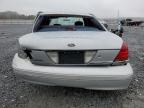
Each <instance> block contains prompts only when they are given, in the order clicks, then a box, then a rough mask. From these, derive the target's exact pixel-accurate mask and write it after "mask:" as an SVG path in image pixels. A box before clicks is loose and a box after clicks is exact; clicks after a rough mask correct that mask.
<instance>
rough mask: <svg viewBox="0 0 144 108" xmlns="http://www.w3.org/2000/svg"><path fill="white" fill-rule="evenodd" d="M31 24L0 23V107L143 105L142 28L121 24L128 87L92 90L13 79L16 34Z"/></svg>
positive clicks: (123, 107) (121, 107)
mask: <svg viewBox="0 0 144 108" xmlns="http://www.w3.org/2000/svg"><path fill="white" fill-rule="evenodd" d="M31 28H32V25H28V24H25V25H20V24H18V25H16V24H14V25H12V24H11V25H6V24H5V25H0V108H143V107H144V73H143V72H144V29H142V28H136V27H134V28H125V34H124V40H126V41H127V42H128V44H129V50H130V62H131V65H132V67H133V69H134V78H133V81H132V83H131V84H130V86H129V88H128V90H122V91H94V90H85V89H80V88H67V87H49V86H40V85H34V84H30V83H27V82H23V81H20V80H17V79H16V77H15V75H14V73H13V71H12V67H11V62H12V59H13V56H14V54H15V53H16V51H17V38H18V37H20V36H22V35H24V34H26V33H29V32H30V31H31Z"/></svg>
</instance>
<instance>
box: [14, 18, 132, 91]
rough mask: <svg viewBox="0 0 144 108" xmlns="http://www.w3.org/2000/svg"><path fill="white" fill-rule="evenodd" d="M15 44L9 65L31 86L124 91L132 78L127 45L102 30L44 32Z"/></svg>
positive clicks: (33, 34) (34, 34)
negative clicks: (14, 51) (18, 46)
mask: <svg viewBox="0 0 144 108" xmlns="http://www.w3.org/2000/svg"><path fill="white" fill-rule="evenodd" d="M56 18H57V17H56ZM79 19H80V18H79ZM85 20H86V19H85ZM85 20H84V22H85ZM67 21H69V20H68V19H67ZM86 22H87V21H86ZM97 24H98V23H97ZM57 25H58V24H57ZM58 26H59V25H58ZM78 29H79V28H78ZM68 36H69V37H68ZM19 44H20V49H19V52H18V54H16V55H15V57H14V59H13V65H12V66H13V68H14V72H15V73H16V75H17V76H18V77H19V78H21V79H23V80H26V81H29V82H32V83H36V84H43V85H51V86H70V87H80V88H86V89H97V90H116V89H126V88H127V87H128V85H129V84H130V81H131V79H132V75H133V70H132V68H131V66H130V64H129V62H128V46H127V44H126V43H125V42H123V40H122V39H121V38H119V37H116V35H114V34H111V33H109V32H108V31H104V29H103V30H102V31H99V30H98V31H93V30H92V31H91V30H90V31H81V29H80V31H76V30H75V28H74V29H72V28H70V29H68V31H61V32H53V31H52V32H45V30H44V31H42V32H36V33H32V34H29V35H26V36H24V37H22V38H20V39H19Z"/></svg>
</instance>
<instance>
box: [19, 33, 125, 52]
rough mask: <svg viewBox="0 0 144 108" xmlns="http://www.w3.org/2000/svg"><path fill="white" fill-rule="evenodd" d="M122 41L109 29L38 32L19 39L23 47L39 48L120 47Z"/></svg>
mask: <svg viewBox="0 0 144 108" xmlns="http://www.w3.org/2000/svg"><path fill="white" fill-rule="evenodd" d="M122 42H123V41H122V39H121V38H119V37H118V36H116V35H114V34H112V33H110V32H107V31H101V32H99V31H97V32H96V31H66V32H63V31H61V32H37V33H31V34H28V35H25V36H23V37H21V38H20V39H19V43H20V45H21V46H22V47H25V48H28V49H38V50H96V49H120V48H121V45H122ZM69 44H74V45H75V46H69Z"/></svg>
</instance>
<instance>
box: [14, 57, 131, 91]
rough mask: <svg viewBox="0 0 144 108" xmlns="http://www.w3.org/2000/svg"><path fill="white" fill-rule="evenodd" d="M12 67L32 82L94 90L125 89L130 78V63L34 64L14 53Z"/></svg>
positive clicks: (22, 77)
mask: <svg viewBox="0 0 144 108" xmlns="http://www.w3.org/2000/svg"><path fill="white" fill-rule="evenodd" d="M12 66H13V69H14V72H15V74H16V75H17V76H18V78H21V79H23V80H25V81H29V82H32V83H37V84H43V85H52V86H70V87H80V88H86V89H96V90H117V89H126V88H127V87H128V85H129V83H130V81H131V79H132V76H133V70H132V68H131V66H130V64H127V65H125V66H112V67H57V66H36V65H33V64H31V62H30V61H29V60H28V59H25V60H24V59H21V58H19V57H18V55H17V54H16V55H15V57H14V59H13V63H12Z"/></svg>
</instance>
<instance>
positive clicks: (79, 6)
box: [0, 0, 144, 17]
mask: <svg viewBox="0 0 144 108" xmlns="http://www.w3.org/2000/svg"><path fill="white" fill-rule="evenodd" d="M7 10H11V11H17V12H19V13H22V14H36V13H37V12H38V11H54V10H73V11H84V12H91V13H93V14H95V15H96V16H98V17H117V14H118V10H119V12H120V16H121V17H144V0H0V11H7Z"/></svg>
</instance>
